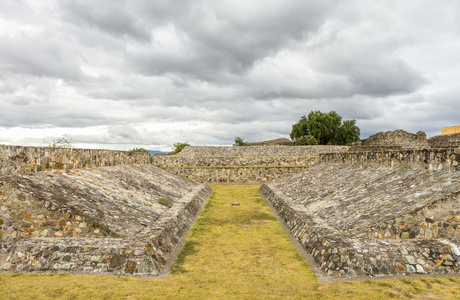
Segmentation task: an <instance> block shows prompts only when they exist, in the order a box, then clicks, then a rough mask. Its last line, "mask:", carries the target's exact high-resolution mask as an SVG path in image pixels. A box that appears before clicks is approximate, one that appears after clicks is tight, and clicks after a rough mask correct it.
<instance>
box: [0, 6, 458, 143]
mask: <svg viewBox="0 0 460 300" xmlns="http://www.w3.org/2000/svg"><path fill="white" fill-rule="evenodd" d="M459 10H460V3H457V2H452V1H448V0H443V1H440V2H438V3H437V4H436V6H433V4H432V2H431V1H428V0H422V1H418V2H417V3H413V2H410V3H409V2H402V1H385V2H382V1H364V0H347V1H340V2H337V1H332V0H331V1H329V0H327V1H312V0H310V1H300V0H289V1H270V2H267V1H261V0H259V1H211V0H202V1H179V0H173V1H166V0H164V1H163V0H160V1H147V0H144V1H128V0H123V1H116V3H115V2H114V1H109V0H78V1H70V0H63V1H56V0H43V1H31V0H15V1H13V0H5V1H2V2H1V3H0V57H1V59H0V105H1V109H0V137H1V138H2V139H3V142H5V143H23V144H33V143H34V142H37V141H41V140H42V139H43V137H49V136H51V135H53V134H55V135H61V134H63V133H67V134H68V135H69V136H70V137H71V138H72V139H73V141H74V142H75V143H77V144H81V145H85V146H90V147H92V146H94V147H109V148H123V149H129V147H130V146H133V147H134V146H144V147H149V148H158V149H169V148H170V147H171V146H172V144H173V143H174V142H177V141H188V142H190V143H192V144H195V145H198V144H227V145H228V144H231V143H232V142H233V138H234V137H235V136H241V137H243V138H244V139H245V140H248V141H259V140H266V139H272V138H278V137H282V136H285V137H287V136H288V135H289V133H290V130H291V126H292V124H293V123H294V122H296V121H297V120H298V119H299V118H300V116H301V115H305V114H308V113H309V112H310V111H311V110H321V111H331V110H335V111H337V112H338V113H339V114H341V115H342V116H343V118H344V119H356V120H357V124H358V125H359V126H360V127H361V133H362V134H361V136H362V137H363V138H365V137H367V136H368V135H370V134H373V133H375V132H378V131H386V130H394V129H398V128H401V129H404V130H408V131H412V132H416V131H418V130H425V131H426V132H427V133H428V135H435V134H439V133H440V129H441V127H445V126H451V125H458V123H460V121H459V119H458V116H457V114H456V112H457V111H458V110H459V109H460V106H459V105H460V104H458V103H460V102H459V101H458V100H457V95H458V92H459V90H458V83H457V80H456V78H458V76H460V67H459V66H458V65H457V64H456V63H455V62H457V61H460V39H459V35H458V33H459V28H460V20H459V19H458V16H457V14H456V12H458V11H459ZM131 148H132V147H131Z"/></svg>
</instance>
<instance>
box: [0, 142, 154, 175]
mask: <svg viewBox="0 0 460 300" xmlns="http://www.w3.org/2000/svg"><path fill="white" fill-rule="evenodd" d="M149 162H150V155H149V154H148V153H139V152H126V151H113V150H93V149H74V148H72V149H66V148H49V147H22V146H8V145H0V174H21V173H33V172H40V171H50V170H66V169H79V168H96V167H104V166H118V165H126V164H147V163H149Z"/></svg>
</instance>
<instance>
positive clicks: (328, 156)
mask: <svg viewBox="0 0 460 300" xmlns="http://www.w3.org/2000/svg"><path fill="white" fill-rule="evenodd" d="M319 160H320V161H321V162H331V163H334V162H335V163H337V162H339V163H347V164H356V165H371V166H388V167H398V168H404V169H429V170H441V169H442V170H460V165H459V163H460V149H453V148H441V149H404V150H388V149H380V150H379V149H377V148H375V149H373V151H350V152H342V153H323V154H320V159H319Z"/></svg>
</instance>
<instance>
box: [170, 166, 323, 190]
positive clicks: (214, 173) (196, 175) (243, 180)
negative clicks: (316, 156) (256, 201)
mask: <svg viewBox="0 0 460 300" xmlns="http://www.w3.org/2000/svg"><path fill="white" fill-rule="evenodd" d="M315 163H316V160H315ZM306 168H308V166H307V165H304V166H279V167H276V166H275V167H269V166H255V167H251V166H247V167H245V166H236V167H231V166H230V167H196V166H195V167H176V168H174V167H173V168H166V167H164V168H163V169H165V170H166V171H168V172H170V173H172V174H175V175H179V176H181V177H184V178H187V179H189V180H192V181H193V182H201V183H203V182H208V183H237V184H257V183H264V182H270V181H273V180H279V179H282V178H285V177H287V176H289V175H292V174H295V173H298V172H300V171H303V170H305V169H306Z"/></svg>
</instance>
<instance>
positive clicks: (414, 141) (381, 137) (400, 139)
mask: <svg viewBox="0 0 460 300" xmlns="http://www.w3.org/2000/svg"><path fill="white" fill-rule="evenodd" d="M358 145H362V146H385V147H388V146H390V147H393V146H400V147H402V148H404V149H419V148H423V149H426V148H428V143H427V141H426V134H425V132H423V131H419V132H417V133H416V134H413V133H410V132H407V131H404V130H401V129H398V130H394V131H387V132H379V133H376V134H374V135H371V136H370V137H369V138H367V139H363V140H361V141H360V143H358Z"/></svg>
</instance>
